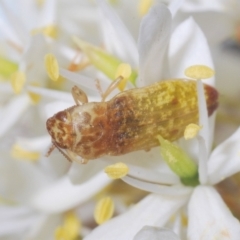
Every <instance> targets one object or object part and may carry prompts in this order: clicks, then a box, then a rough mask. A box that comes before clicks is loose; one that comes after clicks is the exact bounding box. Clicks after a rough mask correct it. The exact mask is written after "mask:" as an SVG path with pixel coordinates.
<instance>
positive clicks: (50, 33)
mask: <svg viewBox="0 0 240 240" xmlns="http://www.w3.org/2000/svg"><path fill="white" fill-rule="evenodd" d="M40 33H42V34H43V35H44V36H46V37H50V38H54V39H56V38H57V34H58V30H57V27H56V26H55V25H48V26H45V27H41V28H34V29H33V30H32V31H31V34H32V35H33V36H34V35H37V34H40Z"/></svg>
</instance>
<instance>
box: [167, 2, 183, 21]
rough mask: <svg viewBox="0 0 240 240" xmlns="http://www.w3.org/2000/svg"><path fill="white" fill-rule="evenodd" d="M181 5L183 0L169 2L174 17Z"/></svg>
mask: <svg viewBox="0 0 240 240" xmlns="http://www.w3.org/2000/svg"><path fill="white" fill-rule="evenodd" d="M181 5H183V0H173V1H171V2H170V3H169V5H168V7H169V10H170V12H171V13H172V16H173V17H174V16H175V15H176V13H177V11H178V10H179V8H180V6H181Z"/></svg>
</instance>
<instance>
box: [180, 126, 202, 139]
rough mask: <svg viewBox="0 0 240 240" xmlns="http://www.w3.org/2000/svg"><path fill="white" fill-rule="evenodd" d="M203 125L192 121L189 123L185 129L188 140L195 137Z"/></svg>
mask: <svg viewBox="0 0 240 240" xmlns="http://www.w3.org/2000/svg"><path fill="white" fill-rule="evenodd" d="M201 128H202V127H200V126H198V125H197V124H194V123H190V124H189V125H187V127H186V128H185V131H184V138H185V139H186V140H188V139H191V138H194V137H195V136H196V135H197V134H198V132H199V130H200V129H201Z"/></svg>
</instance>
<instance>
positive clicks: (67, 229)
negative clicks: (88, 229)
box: [55, 212, 81, 240]
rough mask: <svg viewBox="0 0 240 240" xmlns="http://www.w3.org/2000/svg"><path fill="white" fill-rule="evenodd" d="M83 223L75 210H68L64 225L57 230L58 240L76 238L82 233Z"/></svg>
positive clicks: (56, 237)
mask: <svg viewBox="0 0 240 240" xmlns="http://www.w3.org/2000/svg"><path fill="white" fill-rule="evenodd" d="M80 230H81V223H80V221H79V219H78V218H77V216H76V214H74V213H73V212H68V213H67V214H66V215H65V217H64V223H63V226H61V227H58V228H57V229H56V231H55V239H56V240H76V239H78V237H79V235H80Z"/></svg>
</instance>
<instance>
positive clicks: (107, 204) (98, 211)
mask: <svg viewBox="0 0 240 240" xmlns="http://www.w3.org/2000/svg"><path fill="white" fill-rule="evenodd" d="M113 211H114V203H113V200H112V199H111V198H110V197H105V198H102V199H101V200H100V201H98V203H97V205H96V207H95V211H94V219H95V221H96V222H97V224H102V223H104V222H106V221H107V220H109V219H110V218H111V217H112V215H113Z"/></svg>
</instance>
